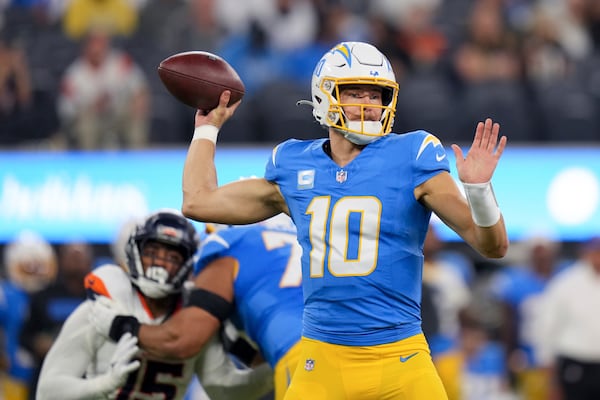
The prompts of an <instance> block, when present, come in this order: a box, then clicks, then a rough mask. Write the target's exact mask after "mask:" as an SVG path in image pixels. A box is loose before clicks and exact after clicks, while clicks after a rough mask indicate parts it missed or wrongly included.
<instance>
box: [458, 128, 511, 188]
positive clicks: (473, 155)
mask: <svg viewBox="0 0 600 400" xmlns="http://www.w3.org/2000/svg"><path fill="white" fill-rule="evenodd" d="M499 133H500V124H498V123H497V122H493V121H492V120H491V119H490V118H487V119H486V120H485V122H479V123H478V124H477V129H476V130H475V138H474V139H473V144H472V145H471V148H470V149H469V152H468V153H467V156H466V157H465V156H464V155H463V152H462V149H461V148H460V147H459V146H458V145H456V144H453V145H452V150H453V151H454V155H455V157H456V169H457V171H458V177H459V179H460V180H461V182H464V183H485V182H488V181H490V180H491V179H492V175H493V174H494V170H495V169H496V165H498V160H500V157H501V156H502V153H503V151H504V148H505V147H506V141H507V138H506V136H502V137H500V139H498V136H499Z"/></svg>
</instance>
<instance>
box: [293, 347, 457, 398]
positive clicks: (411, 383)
mask: <svg viewBox="0 0 600 400" xmlns="http://www.w3.org/2000/svg"><path fill="white" fill-rule="evenodd" d="M302 345H303V347H302V355H301V358H300V362H299V363H298V367H297V369H296V372H295V374H294V376H293V379H292V383H291V385H290V387H289V389H288V391H287V393H286V396H285V400H300V399H309V398H310V399H311V400H354V399H357V400H358V399H360V400H371V399H372V400H414V399H432V400H446V399H447V396H446V393H445V391H444V387H443V385H442V381H441V380H440V378H439V376H438V374H437V371H436V369H435V366H434V365H433V362H432V360H431V356H430V353H429V348H428V346H427V343H426V341H425V339H424V337H423V336H422V335H416V336H415V337H412V338H408V339H406V340H403V341H399V342H396V343H391V344H387V345H381V346H373V347H351V346H337V345H332V344H327V343H323V342H318V341H313V340H310V339H306V338H303V339H302Z"/></svg>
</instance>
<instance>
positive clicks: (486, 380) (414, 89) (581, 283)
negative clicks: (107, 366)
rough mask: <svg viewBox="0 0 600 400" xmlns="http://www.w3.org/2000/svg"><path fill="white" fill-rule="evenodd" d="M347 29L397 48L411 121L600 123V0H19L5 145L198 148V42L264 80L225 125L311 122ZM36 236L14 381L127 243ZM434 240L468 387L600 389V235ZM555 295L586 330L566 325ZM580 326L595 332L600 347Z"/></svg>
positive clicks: (542, 135) (16, 266) (8, 270)
mask: <svg viewBox="0 0 600 400" xmlns="http://www.w3.org/2000/svg"><path fill="white" fill-rule="evenodd" d="M340 40H360V41H367V42H370V43H373V44H375V45H376V46H377V47H378V48H379V49H381V50H382V51H383V52H384V53H385V54H386V55H388V56H389V57H390V60H391V61H392V63H393V66H394V70H395V72H396V79H397V81H398V82H399V84H400V92H399V98H398V106H397V114H396V119H395V123H394V131H395V132H405V131H411V130H415V129H425V130H428V131H430V132H432V133H434V134H435V135H437V136H438V137H439V138H440V139H441V140H442V142H443V143H445V144H450V143H453V142H458V143H462V142H468V141H469V140H471V139H472V127H473V126H475V124H476V122H477V121H479V120H481V119H482V118H484V117H487V116H489V117H492V118H493V119H494V120H495V121H497V122H499V123H500V124H501V125H502V130H503V132H504V134H507V135H508V136H509V137H510V141H511V145H515V144H516V145H518V144H520V143H523V144H524V143H531V142H536V143H544V144H549V145H551V144H554V143H558V142H562V143H569V144H574V143H580V144H585V143H589V142H593V141H595V140H597V139H598V138H600V2H599V1H597V0H402V1H400V0H371V1H360V0H246V1H236V0H0V148H2V149H9V150H12V149H32V150H46V149H49V150H56V151H64V150H69V149H83V150H93V149H105V148H133V149H141V148H156V147H167V146H168V147H185V146H187V144H188V143H189V140H190V136H191V132H192V131H193V118H192V116H193V113H194V110H192V109H190V108H188V107H186V106H184V105H182V104H180V103H178V102H177V101H176V100H175V99H174V98H173V97H172V96H171V95H169V94H168V93H167V91H166V90H165V88H164V87H163V85H162V83H161V82H160V79H159V77H158V75H157V73H156V68H157V66H158V64H159V62H160V61H161V60H162V59H164V58H166V57H168V56H170V55H172V54H174V53H177V52H182V51H189V50H205V51H211V52H214V53H216V54H219V55H221V56H223V57H224V58H225V59H226V60H227V61H229V62H230V63H231V64H232V65H233V67H234V68H235V69H236V70H237V71H238V72H239V74H240V76H241V78H242V80H243V81H244V83H245V85H246V90H247V92H246V97H245V98H244V101H243V102H242V104H241V106H240V107H239V109H238V111H237V113H236V115H235V117H234V118H232V119H231V120H230V121H229V122H228V124H226V125H225V126H224V127H223V129H222V132H221V133H220V135H219V142H220V143H225V144H244V145H257V144H271V143H277V142H280V141H282V140H284V139H287V138H289V137H295V138H299V139H312V138H314V136H311V135H314V134H315V132H318V131H319V129H318V127H317V126H316V125H315V122H314V119H313V117H312V115H311V112H310V108H307V107H302V106H297V105H296V102H297V100H300V99H306V98H309V97H310V91H309V90H308V88H309V82H310V79H311V74H312V69H313V66H314V64H315V63H316V61H317V60H318V59H319V57H320V56H321V55H322V54H323V52H324V51H326V50H327V49H329V48H330V47H331V46H332V45H333V44H335V43H337V42H339V41H340ZM98 71H101V72H98ZM324 134H325V133H324V132H323V135H324ZM32 235H33V236H27V237H17V238H15V240H14V243H12V245H11V244H7V245H6V246H5V247H4V248H3V250H4V253H5V254H4V259H3V265H2V283H1V286H0V292H1V293H0V324H1V326H0V330H1V332H2V334H3V340H4V351H3V354H2V356H3V357H2V358H1V359H0V370H1V371H2V372H0V376H1V378H0V383H1V385H2V388H1V389H0V399H2V398H4V399H10V400H12V399H15V400H24V399H26V398H27V396H33V393H35V389H33V388H34V387H35V383H36V382H35V379H36V378H35V376H36V373H37V372H38V371H37V369H39V367H40V365H41V362H42V360H43V357H44V355H45V353H46V352H47V351H48V349H49V347H50V345H51V343H52V340H53V338H55V337H56V335H57V334H58V330H57V329H58V328H57V327H60V325H61V323H62V322H63V321H64V320H65V319H66V317H67V315H68V314H69V312H70V311H72V310H73V309H75V307H76V306H77V305H78V303H79V301H83V298H84V297H83V294H82V293H79V292H77V290H76V289H77V288H75V289H74V290H70V289H71V288H72V287H73V285H72V284H71V283H70V282H72V281H73V279H75V280H77V279H79V278H81V276H82V274H85V273H86V272H89V271H90V270H91V269H93V268H94V267H95V266H97V265H99V264H100V263H101V262H103V261H106V257H107V256H109V251H107V248H108V245H109V244H107V246H106V247H102V248H101V249H100V250H101V251H100V253H101V252H104V254H94V252H93V250H94V249H91V248H90V247H89V244H86V243H71V244H60V245H51V244H49V243H47V242H45V241H44V239H43V238H38V237H37V236H35V235H34V234H32ZM426 246H431V247H426V249H424V250H425V268H424V290H423V296H424V298H423V304H425V303H427V304H431V307H423V313H424V315H423V322H424V330H425V334H426V336H427V339H428V341H429V342H430V344H431V349H432V356H433V357H434V362H435V364H436V367H437V369H438V371H439V374H440V377H441V378H442V381H443V383H444V385H445V388H446V391H447V392H448V396H449V398H450V399H451V400H471V399H473V400H545V399H552V400H560V399H562V398H565V399H566V398H567V397H561V396H560V390H558V389H556V387H555V386H554V385H555V384H556V383H557V382H555V381H553V380H552V379H551V378H550V376H551V375H549V372H548V369H549V368H550V367H554V368H557V369H558V371H559V373H560V374H562V375H560V376H561V377H563V378H564V379H566V381H565V382H563V383H565V386H563V387H562V389H563V390H566V391H569V392H568V393H570V394H571V396H574V397H569V398H578V399H584V398H585V397H583V396H585V394H586V393H589V392H592V393H597V390H598V388H597V387H593V386H594V385H597V383H596V382H595V379H594V376H595V375H594V374H595V372H596V371H598V369H599V368H600V351H599V350H597V349H598V345H597V344H596V343H595V342H594V341H593V340H589V339H590V338H589V337H588V336H586V335H585V333H586V332H596V331H598V327H597V326H596V325H597V324H595V323H594V322H593V321H591V320H590V319H586V318H585V315H588V314H585V313H583V314H582V315H579V314H577V313H569V311H571V310H572V309H570V308H569V307H575V309H577V307H581V308H583V309H584V310H588V309H589V310H592V309H593V308H589V307H592V306H593V305H594V304H596V303H597V300H596V299H594V298H593V297H592V295H594V294H595V297H597V293H600V290H596V289H597V288H596V287H594V286H593V285H597V283H596V280H598V277H597V276H598V274H600V272H596V275H595V276H594V279H591V278H590V279H586V276H587V275H586V274H588V273H589V274H591V271H593V270H596V271H600V261H599V254H600V242H599V241H598V240H597V239H592V240H591V241H590V242H587V243H585V244H584V245H583V246H582V247H581V248H575V247H569V248H565V247H561V243H560V242H558V241H557V240H556V239H555V238H551V237H545V236H536V237H531V238H529V239H528V240H525V241H523V242H522V243H516V244H513V246H512V247H511V250H510V253H509V255H508V256H507V257H506V258H505V259H502V260H499V261H494V262H492V261H490V260H483V259H482V258H480V257H478V256H477V255H475V254H474V253H473V252H472V251H470V250H469V249H467V248H465V247H462V246H453V245H452V244H451V243H443V242H441V241H440V240H439V238H437V237H436V232H435V230H434V229H432V230H431V231H430V236H429V237H428V241H427V242H426ZM68 252H70V253H71V256H70V257H71V258H70V262H69V261H65V260H64V255H65V254H67V253H68ZM73 263H76V264H77V265H74V266H71V265H70V264H73ZM71 270H72V271H71ZM573 271H574V272H573ZM582 271H583V272H582ZM563 272H565V273H566V272H570V274H566V275H565V274H563ZM577 274H579V275H577ZM573 276H575V278H579V280H577V279H575V278H573ZM26 278H27V279H29V280H34V281H35V280H36V279H37V281H36V282H35V284H29V283H28V280H27V279H26ZM79 280H81V279H79ZM38 281H39V282H38ZM40 282H41V283H40ZM562 282H565V283H562ZM586 284H587V286H586ZM565 285H571V286H567V289H563V290H566V291H567V292H568V291H569V290H570V291H571V293H573V292H575V293H579V291H583V290H587V291H586V292H585V293H588V294H590V297H589V298H587V299H588V300H589V301H588V303H585V301H583V302H582V303H580V304H575V305H573V304H570V303H568V301H567V300H569V298H568V296H566V295H562V296H561V289H562V287H564V286H565ZM546 298H547V299H548V300H547V301H545V300H544V299H546ZM67 300H68V301H67ZM561 302H564V304H563V303H561ZM54 303H60V309H59V312H58V313H57V312H56V309H52V308H51V307H50V306H49V305H50V304H54ZM545 304H552V306H553V307H555V309H560V310H561V311H562V312H563V313H564V315H566V316H571V317H573V322H572V324H573V326H581V327H582V328H581V329H580V331H577V330H575V332H573V331H571V332H565V333H564V334H563V333H561V332H559V329H558V327H557V325H556V321H553V320H552V312H549V311H548V306H547V305H545ZM44 306H46V307H44ZM34 315H36V316H35V317H33V318H32V316H34ZM561 315H562V314H561ZM578 317H579V319H578ZM42 322H44V323H46V325H47V326H45V327H39V326H37V325H39V324H40V323H42ZM553 323H554V325H553ZM559 325H560V324H559ZM33 326H36V327H35V328H32V327H33ZM577 332H579V333H581V336H578V334H577ZM549 339H554V340H549ZM573 343H575V344H577V343H579V344H581V348H584V349H588V351H587V353H586V352H584V353H585V354H583V356H584V357H583V362H582V354H581V352H579V350H580V348H578V347H577V346H574V345H573ZM579 383H580V384H579ZM585 385H590V386H592V387H591V388H590V387H587V386H585ZM584 386H585V387H584ZM565 388H566V389H565ZM563 394H564V393H563ZM31 398H33V397H31Z"/></svg>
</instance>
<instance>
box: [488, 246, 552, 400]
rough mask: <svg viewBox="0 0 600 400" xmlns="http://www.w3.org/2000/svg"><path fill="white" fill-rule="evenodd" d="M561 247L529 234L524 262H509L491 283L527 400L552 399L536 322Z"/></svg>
mask: <svg viewBox="0 0 600 400" xmlns="http://www.w3.org/2000/svg"><path fill="white" fill-rule="evenodd" d="M560 247H561V246H560V243H559V242H557V241H555V240H553V239H551V238H550V237H547V236H541V235H535V236H532V237H530V238H527V239H526V240H524V241H523V249H524V254H525V259H524V260H523V264H517V265H510V266H507V267H506V268H504V269H503V270H501V271H499V272H498V273H497V274H496V276H495V277H494V278H493V279H492V282H491V284H490V288H491V290H492V292H493V293H494V295H495V297H496V299H497V300H498V301H499V302H500V304H501V307H502V314H503V315H502V322H501V324H500V340H501V341H502V344H503V345H504V351H505V352H506V359H507V361H508V368H509V372H510V373H511V374H512V375H513V376H514V378H515V380H516V382H515V383H516V389H517V391H518V392H519V393H520V395H521V396H522V398H523V400H547V399H548V390H547V389H548V388H547V385H546V382H545V379H544V371H543V369H542V368H541V366H540V363H539V360H538V358H537V357H536V354H535V352H534V349H535V337H534V327H533V324H534V323H535V320H536V315H537V314H538V313H539V312H540V304H541V303H540V301H541V300H540V299H541V297H542V293H543V291H544V289H545V287H546V285H547V283H548V282H549V280H550V278H551V277H552V276H553V275H554V273H555V272H556V271H557V270H558V268H559V262H560V261H561V260H560Z"/></svg>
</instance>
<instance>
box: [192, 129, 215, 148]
mask: <svg viewBox="0 0 600 400" xmlns="http://www.w3.org/2000/svg"><path fill="white" fill-rule="evenodd" d="M218 134H219V128H217V127H216V126H214V125H210V124H206V125H200V126H198V127H197V128H196V129H194V136H192V142H193V141H194V140H198V139H206V140H210V141H211V142H213V143H214V144H216V143H217V135H218Z"/></svg>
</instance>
